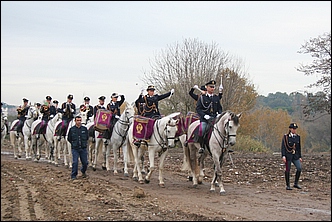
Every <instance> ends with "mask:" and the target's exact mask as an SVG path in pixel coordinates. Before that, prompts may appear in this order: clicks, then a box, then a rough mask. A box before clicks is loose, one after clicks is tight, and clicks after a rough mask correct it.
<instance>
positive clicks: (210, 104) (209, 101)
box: [196, 94, 222, 122]
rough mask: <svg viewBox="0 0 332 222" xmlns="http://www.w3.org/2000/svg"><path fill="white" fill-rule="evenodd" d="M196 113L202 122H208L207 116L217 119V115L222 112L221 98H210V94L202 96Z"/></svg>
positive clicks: (214, 96)
mask: <svg viewBox="0 0 332 222" xmlns="http://www.w3.org/2000/svg"><path fill="white" fill-rule="evenodd" d="M196 112H197V113H198V115H199V116H200V120H201V121H205V122H207V120H206V119H205V118H204V116H205V115H209V116H210V117H216V116H217V114H220V113H221V112H222V107H221V104H220V97H219V96H218V95H215V94H213V95H212V96H209V95H208V94H205V95H201V96H200V97H199V99H198V100H197V104H196Z"/></svg>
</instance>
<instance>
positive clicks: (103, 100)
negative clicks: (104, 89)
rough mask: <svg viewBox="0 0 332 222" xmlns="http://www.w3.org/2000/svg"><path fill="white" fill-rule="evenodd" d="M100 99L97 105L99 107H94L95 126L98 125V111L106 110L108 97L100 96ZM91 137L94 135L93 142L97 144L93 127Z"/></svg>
mask: <svg viewBox="0 0 332 222" xmlns="http://www.w3.org/2000/svg"><path fill="white" fill-rule="evenodd" d="M98 99H99V104H97V105H95V106H94V107H93V115H94V122H95V124H96V117H97V111H98V110H99V109H104V110H106V106H105V99H106V97H105V96H100V97H99V98H98ZM89 135H92V138H93V139H92V142H93V143H94V142H95V137H94V135H95V129H94V128H93V127H92V128H91V131H89ZM105 142H106V141H105Z"/></svg>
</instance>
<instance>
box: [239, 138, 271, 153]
mask: <svg viewBox="0 0 332 222" xmlns="http://www.w3.org/2000/svg"><path fill="white" fill-rule="evenodd" d="M232 149H233V150H235V151H244V152H258V153H267V152H271V151H270V150H269V149H268V148H266V147H265V146H264V144H263V143H261V142H260V141H257V140H254V139H252V138H250V136H245V135H237V137H236V144H235V145H234V147H233V148H232Z"/></svg>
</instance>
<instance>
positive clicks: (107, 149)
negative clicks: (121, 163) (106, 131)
mask: <svg viewBox="0 0 332 222" xmlns="http://www.w3.org/2000/svg"><path fill="white" fill-rule="evenodd" d="M111 146H112V149H113V153H114V145H113V144H109V145H108V146H107V148H106V157H105V162H106V170H107V171H110V170H111V167H110V161H109V158H110V154H111ZM115 156H116V155H115ZM115 156H114V166H113V167H114V171H113V174H114V175H116V174H118V171H117V170H116V162H117V160H115V158H116V157H115Z"/></svg>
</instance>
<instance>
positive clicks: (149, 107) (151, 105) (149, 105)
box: [135, 85, 174, 119]
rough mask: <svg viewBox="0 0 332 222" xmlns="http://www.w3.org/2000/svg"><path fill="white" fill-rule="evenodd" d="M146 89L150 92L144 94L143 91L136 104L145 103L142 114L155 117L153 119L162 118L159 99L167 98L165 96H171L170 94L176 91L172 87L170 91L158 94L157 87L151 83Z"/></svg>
mask: <svg viewBox="0 0 332 222" xmlns="http://www.w3.org/2000/svg"><path fill="white" fill-rule="evenodd" d="M146 91H147V92H148V94H147V95H143V93H141V94H140V95H139V97H138V99H137V100H136V101H135V104H136V103H137V104H139V103H144V104H143V111H142V113H141V115H142V116H144V117H149V118H153V119H157V118H160V112H159V108H158V101H160V100H162V99H165V98H167V97H169V96H170V95H172V94H173V93H174V89H172V90H171V91H170V92H168V93H165V94H162V95H158V94H154V91H155V87H154V86H151V85H150V86H148V88H147V89H146Z"/></svg>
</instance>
